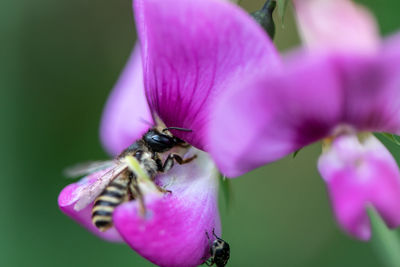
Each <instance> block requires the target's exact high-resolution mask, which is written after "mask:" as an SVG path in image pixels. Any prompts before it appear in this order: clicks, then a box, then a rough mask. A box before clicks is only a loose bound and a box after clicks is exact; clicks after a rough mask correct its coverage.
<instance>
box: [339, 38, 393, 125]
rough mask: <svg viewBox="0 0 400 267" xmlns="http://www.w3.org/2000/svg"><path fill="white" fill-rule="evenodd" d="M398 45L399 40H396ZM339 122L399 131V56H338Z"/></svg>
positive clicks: (387, 54)
mask: <svg viewBox="0 0 400 267" xmlns="http://www.w3.org/2000/svg"><path fill="white" fill-rule="evenodd" d="M399 45H400V44H399ZM336 64H337V66H338V68H339V73H338V76H339V77H340V79H341V83H342V87H343V89H342V90H343V92H344V96H343V115H342V119H341V121H342V123H348V124H351V125H353V126H354V127H355V128H357V129H358V130H360V131H362V130H364V131H377V132H391V133H399V132H400V90H399V88H400V57H399V56H397V58H396V57H393V55H392V54H391V53H381V55H380V57H372V58H371V57H360V56H348V55H345V56H341V57H339V58H338V59H337V60H336Z"/></svg>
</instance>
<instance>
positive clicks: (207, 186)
mask: <svg viewBox="0 0 400 267" xmlns="http://www.w3.org/2000/svg"><path fill="white" fill-rule="evenodd" d="M196 154H197V156H198V157H197V158H196V159H195V161H194V162H193V163H190V164H187V165H182V166H179V167H178V168H174V169H172V170H171V171H169V172H168V175H163V176H162V177H160V178H159V182H160V183H161V184H162V185H163V186H165V187H166V189H168V190H171V191H172V193H170V194H166V195H164V196H162V197H159V196H158V195H147V196H146V197H145V204H146V209H147V213H146V215H145V217H142V216H141V215H139V211H138V205H137V203H136V202H134V201H132V202H129V203H126V204H123V205H120V206H119V207H118V208H117V209H116V210H115V212H114V223H115V226H116V228H117V230H118V231H119V232H120V234H121V236H122V237H123V238H124V240H125V241H126V242H127V243H128V244H129V245H130V246H131V247H132V248H133V249H134V250H136V251H137V252H138V253H139V254H140V255H142V256H143V257H145V258H146V259H148V260H150V261H151V262H153V263H155V264H157V265H160V266H197V265H199V264H202V263H203V262H204V260H205V259H206V258H207V257H208V250H209V243H208V240H207V237H206V231H207V232H209V233H211V231H212V229H213V228H215V229H216V232H217V233H218V234H219V233H220V221H219V214H218V207H217V197H218V196H217V190H218V180H217V173H216V170H215V167H214V165H213V163H212V162H211V161H210V160H209V159H207V156H206V155H205V154H204V153H202V152H199V151H198V152H196Z"/></svg>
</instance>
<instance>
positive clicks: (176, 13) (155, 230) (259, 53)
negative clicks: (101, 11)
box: [58, 0, 280, 266]
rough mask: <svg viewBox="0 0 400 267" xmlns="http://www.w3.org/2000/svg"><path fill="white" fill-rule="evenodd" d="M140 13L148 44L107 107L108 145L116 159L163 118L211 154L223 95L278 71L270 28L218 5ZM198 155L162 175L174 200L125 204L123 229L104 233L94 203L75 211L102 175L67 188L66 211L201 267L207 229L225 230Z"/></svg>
mask: <svg viewBox="0 0 400 267" xmlns="http://www.w3.org/2000/svg"><path fill="white" fill-rule="evenodd" d="M134 13H135V19H136V25H137V28H138V35H139V40H140V47H141V51H139V48H137V49H135V51H134V52H133V54H132V56H131V58H130V60H129V62H128V64H127V66H126V68H125V70H124V72H123V74H122V76H121V78H120V80H119V81H118V83H117V85H116V87H115V88H114V91H113V92H112V94H111V96H110V99H109V101H108V103H107V105H106V108H105V112H104V116H103V121H102V126H101V139H102V141H103V143H104V146H105V147H106V149H107V150H108V151H109V152H110V153H111V154H113V155H117V154H118V153H120V152H121V151H122V150H123V149H125V148H126V147H127V146H129V145H131V144H132V143H133V142H134V141H135V140H136V139H138V138H140V137H141V135H142V134H143V133H144V132H145V131H146V130H147V129H148V128H149V125H147V124H146V123H144V122H143V121H150V122H152V121H153V119H152V114H157V115H158V116H159V117H160V118H161V119H162V121H163V122H164V123H165V124H166V125H167V126H176V127H184V128H188V129H191V130H192V131H193V132H191V133H183V132H179V131H173V133H174V134H175V135H176V136H178V137H180V138H182V139H184V140H186V141H187V142H189V143H190V144H191V145H193V146H194V147H196V148H199V149H203V150H207V147H208V146H209V142H210V141H209V140H210V139H211V137H212V136H210V126H209V121H210V112H211V107H212V106H213V105H214V103H215V102H216V101H217V100H219V96H220V95H221V94H222V93H223V92H225V91H228V90H230V89H231V88H233V87H234V85H235V84H237V83H239V82H241V81H243V79H247V77H253V76H254V75H255V73H256V72H258V71H261V72H264V71H267V70H268V69H271V68H276V66H279V64H280V61H279V60H278V57H277V53H276V51H275V48H274V46H273V44H272V42H271V41H270V39H269V38H268V37H267V36H266V34H265V33H264V32H263V30H262V29H261V28H260V27H259V26H258V25H257V24H256V22H255V21H253V19H252V18H251V17H250V16H248V15H247V14H246V13H245V12H244V11H243V10H241V9H239V8H238V7H237V6H235V5H233V4H230V3H228V2H225V1H219V0H136V1H135V2H134ZM188 154H197V156H198V157H197V158H196V159H195V160H194V161H193V162H191V163H190V164H186V165H182V166H176V167H174V168H173V169H172V170H170V171H168V173H166V174H164V175H160V176H158V177H157V178H156V183H157V184H158V185H161V186H164V187H165V188H166V189H167V190H171V191H172V193H171V194H165V195H160V194H155V193H152V192H150V193H148V194H146V195H145V204H146V208H147V211H148V213H147V216H146V217H145V218H143V217H141V216H140V215H138V213H137V210H138V203H136V202H135V201H131V202H128V203H125V204H121V205H119V206H118V207H117V208H116V209H115V210H114V212H113V223H114V226H115V228H114V227H113V228H111V229H110V230H108V231H106V232H103V233H101V232H99V231H98V230H97V228H95V227H94V226H93V225H92V223H91V219H90V210H91V205H90V206H89V207H87V208H85V209H84V210H82V211H79V212H77V211H76V210H74V204H75V203H76V201H77V200H78V197H79V192H80V190H81V189H82V188H83V187H85V186H87V185H88V184H91V183H92V182H94V181H95V180H96V179H98V178H99V177H100V176H101V174H102V172H104V171H102V172H96V173H93V174H92V175H89V176H88V177H86V178H83V179H82V180H81V181H79V182H78V183H75V184H71V185H69V186H67V187H66V188H65V189H64V190H63V191H62V192H61V194H60V196H59V200H58V201H59V206H60V208H61V209H62V210H63V211H64V212H65V213H66V214H67V215H69V216H70V217H72V218H73V219H75V220H77V221H78V222H79V223H81V224H82V225H83V226H85V227H87V228H88V229H89V230H91V231H92V232H94V233H95V234H97V235H99V236H100V237H102V238H105V239H107V240H110V241H121V239H123V240H124V241H125V242H126V243H128V244H129V245H130V246H131V247H132V248H133V249H134V250H136V251H137V252H138V253H139V254H141V255H142V256H143V257H145V258H147V259H148V260H150V261H152V262H153V263H155V264H158V265H162V266H196V265H199V264H201V263H202V262H204V257H207V256H208V249H209V243H208V240H207V237H206V234H205V233H206V231H208V232H209V233H211V232H212V229H213V228H215V232H216V233H217V235H220V233H221V227H220V220H219V213H218V207H217V193H218V172H217V169H216V168H215V165H214V163H213V161H212V160H211V159H210V157H209V156H208V155H207V154H206V153H205V152H202V151H200V150H197V149H195V148H192V149H190V150H189V151H188Z"/></svg>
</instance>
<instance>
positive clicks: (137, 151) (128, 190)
mask: <svg viewBox="0 0 400 267" xmlns="http://www.w3.org/2000/svg"><path fill="white" fill-rule="evenodd" d="M171 129H175V130H180V131H186V132H190V131H191V130H189V129H184V128H179V127H167V128H164V129H160V127H154V128H150V129H149V130H148V131H147V132H146V133H145V134H144V135H143V136H142V138H141V139H139V140H137V141H135V142H134V143H133V144H132V145H130V146H129V147H128V148H126V149H125V150H124V151H122V153H121V154H120V155H118V156H117V157H116V158H115V159H114V160H109V161H99V162H92V163H89V164H84V165H80V166H79V165H78V166H75V167H72V168H69V169H67V170H66V175H67V176H70V177H77V176H82V175H87V174H90V173H93V172H95V171H98V170H103V169H106V168H108V169H109V170H108V171H106V173H105V174H103V175H102V176H101V177H99V178H98V179H97V180H96V181H95V182H93V183H91V184H88V185H87V186H84V187H83V188H81V189H80V190H79V192H78V193H77V194H78V197H77V199H78V200H77V202H76V203H75V206H74V209H75V210H76V211H80V210H82V209H84V208H85V207H87V206H88V205H89V204H90V203H92V202H94V205H93V208H92V222H93V224H94V225H95V226H96V227H97V228H98V229H99V230H100V231H106V230H108V229H109V228H110V227H112V225H113V223H112V214H113V211H114V209H115V208H116V207H117V206H118V205H120V204H121V203H123V202H126V201H130V200H138V203H139V211H140V213H141V214H142V215H144V213H145V205H144V201H143V194H142V192H141V190H140V187H139V184H138V181H139V180H140V179H150V181H151V183H152V186H153V187H154V188H156V189H157V190H158V191H160V192H161V193H166V192H170V191H168V190H165V189H163V188H161V187H160V186H158V185H156V184H155V183H154V182H153V181H154V179H155V177H156V175H157V174H159V173H163V172H167V171H168V170H170V169H171V168H172V167H173V166H174V163H175V162H177V163H178V164H186V163H189V162H191V161H192V160H193V159H195V158H196V155H194V156H192V157H189V158H186V159H183V158H182V157H181V156H179V155H178V154H176V153H170V154H168V156H167V157H166V159H165V160H164V162H163V161H162V158H161V157H160V154H162V153H165V152H168V151H170V150H171V149H173V148H175V147H184V148H187V147H189V146H190V145H189V144H187V143H186V142H185V141H183V140H182V139H179V138H178V137H175V136H173V135H172V133H171V132H170V131H169V130H171ZM135 163H136V164H137V165H135V166H134V167H132V164H135Z"/></svg>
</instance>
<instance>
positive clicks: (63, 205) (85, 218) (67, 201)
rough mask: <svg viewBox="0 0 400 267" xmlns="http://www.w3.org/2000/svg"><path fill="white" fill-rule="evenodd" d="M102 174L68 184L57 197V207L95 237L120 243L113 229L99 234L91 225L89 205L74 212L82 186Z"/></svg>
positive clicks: (90, 208)
mask: <svg viewBox="0 0 400 267" xmlns="http://www.w3.org/2000/svg"><path fill="white" fill-rule="evenodd" d="M102 173H104V172H103V171H100V172H96V173H93V174H91V175H89V176H88V177H86V178H83V179H82V180H81V181H79V182H77V183H73V184H70V185H68V186H66V187H65V188H64V189H63V190H62V191H61V193H60V195H59V196H58V206H59V207H60V209H61V210H62V212H64V213H65V214H66V215H68V216H69V217H71V218H72V219H74V220H76V221H77V222H78V223H79V224H81V225H82V226H84V227H85V228H87V229H88V230H89V231H91V232H92V233H94V234H95V235H97V236H99V237H101V238H103V239H105V240H108V241H111V242H122V238H121V237H120V235H119V234H118V232H117V231H116V230H115V228H114V227H112V228H110V229H109V230H108V231H106V232H100V231H99V230H98V229H97V228H96V227H95V226H94V225H93V224H92V217H91V216H92V214H91V210H92V206H93V205H89V206H88V207H86V208H85V209H83V210H81V211H76V210H74V205H75V203H76V201H77V200H78V199H77V196H78V194H77V192H78V191H79V189H80V188H82V187H83V186H85V185H87V184H90V183H92V182H94V181H95V180H96V179H97V178H98V177H99V176H100V175H101V174H102Z"/></svg>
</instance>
